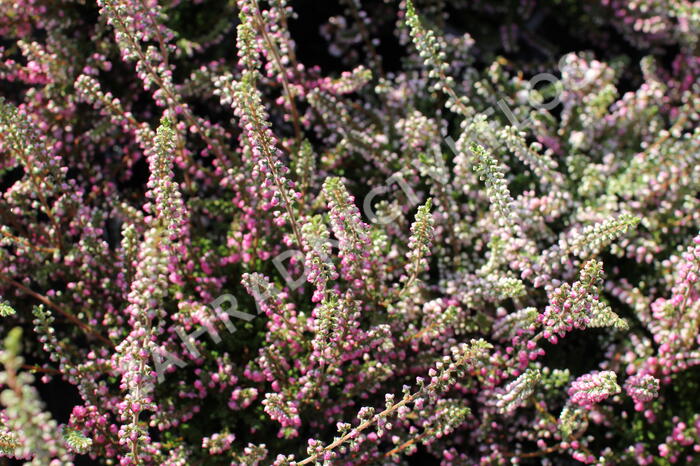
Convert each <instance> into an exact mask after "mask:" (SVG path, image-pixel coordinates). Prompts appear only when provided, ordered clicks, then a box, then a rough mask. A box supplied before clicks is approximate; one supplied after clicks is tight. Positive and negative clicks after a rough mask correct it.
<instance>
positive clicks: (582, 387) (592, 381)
mask: <svg viewBox="0 0 700 466" xmlns="http://www.w3.org/2000/svg"><path fill="white" fill-rule="evenodd" d="M620 390H621V389H620V386H619V385H618V384H617V376H616V375H615V373H614V372H613V371H602V372H591V373H590V374H585V375H582V376H581V377H579V378H578V379H576V380H574V382H573V383H572V384H571V388H569V396H570V397H571V401H572V402H574V403H576V404H578V405H580V406H583V407H586V408H591V407H593V405H595V404H597V403H600V402H601V401H603V400H605V399H606V398H608V397H609V396H611V395H614V394H616V393H620Z"/></svg>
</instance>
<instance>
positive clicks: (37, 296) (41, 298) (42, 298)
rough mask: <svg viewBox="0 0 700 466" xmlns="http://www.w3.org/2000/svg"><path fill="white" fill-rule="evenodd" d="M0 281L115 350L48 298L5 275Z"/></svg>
mask: <svg viewBox="0 0 700 466" xmlns="http://www.w3.org/2000/svg"><path fill="white" fill-rule="evenodd" d="M0 280H4V281H6V282H7V283H9V284H10V285H12V286H14V287H15V288H17V289H18V290H20V291H22V292H23V293H25V294H28V295H29V296H31V297H32V298H34V299H36V300H37V301H39V302H41V303H42V304H44V305H45V306H47V307H50V308H51V309H53V310H54V311H56V312H58V313H59V314H61V315H62V316H63V317H65V318H66V319H68V320H69V321H70V322H72V323H74V324H75V325H77V326H78V327H80V329H81V330H83V331H84V332H85V333H86V334H87V335H91V336H93V337H95V338H97V339H98V340H100V341H101V342H103V343H104V344H106V345H107V346H109V347H110V348H115V346H114V343H112V342H111V341H110V340H108V339H107V338H105V337H103V336H102V335H101V334H100V333H98V332H97V331H96V330H95V329H93V328H92V327H91V326H90V325H88V324H86V323H85V322H83V321H81V320H80V319H78V318H77V317H76V316H74V315H73V314H72V313H70V312H68V311H66V310H65V309H63V308H62V307H61V306H59V305H58V304H56V303H54V302H53V301H51V300H50V299H49V298H47V297H46V296H44V295H41V294H39V293H37V292H35V291H33V290H31V289H30V288H28V287H26V286H24V285H23V284H21V283H19V282H17V281H15V280H13V279H11V278H10V277H8V276H7V275H5V274H3V273H0Z"/></svg>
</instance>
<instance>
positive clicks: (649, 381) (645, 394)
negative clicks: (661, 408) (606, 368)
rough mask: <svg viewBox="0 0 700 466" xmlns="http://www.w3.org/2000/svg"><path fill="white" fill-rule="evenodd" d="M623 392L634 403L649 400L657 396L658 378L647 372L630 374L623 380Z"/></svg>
mask: <svg viewBox="0 0 700 466" xmlns="http://www.w3.org/2000/svg"><path fill="white" fill-rule="evenodd" d="M625 392H627V394H628V395H629V396H631V397H632V399H633V400H634V402H635V403H644V402H647V401H651V400H653V399H654V398H656V397H657V396H659V379H657V378H656V377H653V376H651V375H649V374H645V375H635V376H632V377H630V378H629V379H627V381H626V382H625Z"/></svg>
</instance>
